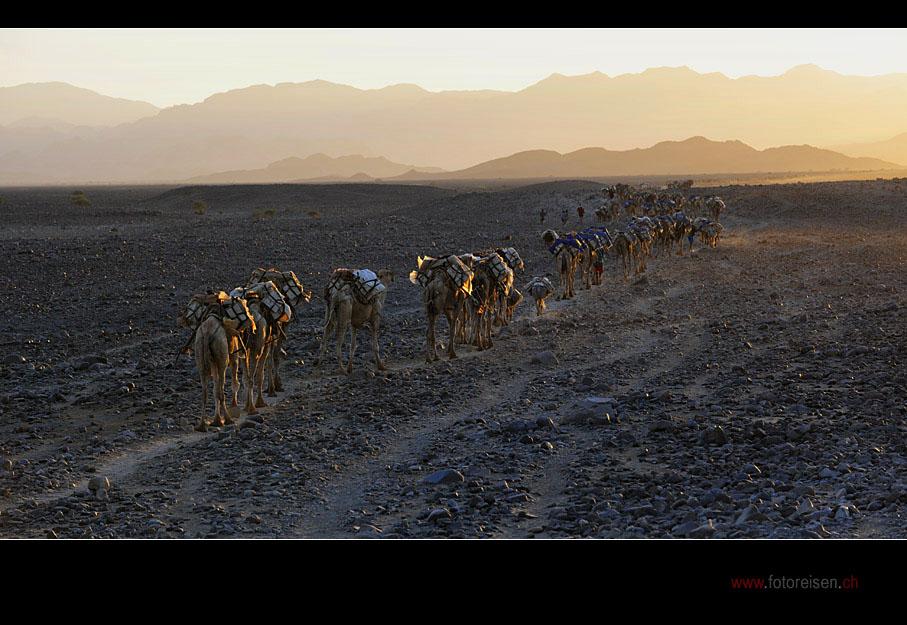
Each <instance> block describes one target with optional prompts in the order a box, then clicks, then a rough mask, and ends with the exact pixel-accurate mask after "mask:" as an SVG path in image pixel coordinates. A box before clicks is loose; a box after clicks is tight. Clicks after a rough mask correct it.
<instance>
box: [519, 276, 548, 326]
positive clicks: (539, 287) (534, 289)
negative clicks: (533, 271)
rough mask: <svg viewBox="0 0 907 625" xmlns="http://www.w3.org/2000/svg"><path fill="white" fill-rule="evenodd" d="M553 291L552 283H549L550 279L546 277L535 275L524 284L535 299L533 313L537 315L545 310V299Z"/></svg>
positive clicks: (540, 314)
mask: <svg viewBox="0 0 907 625" xmlns="http://www.w3.org/2000/svg"><path fill="white" fill-rule="evenodd" d="M554 291H555V289H554V285H553V284H551V280H549V279H548V278H538V277H536V278H533V279H532V280H531V281H530V282H529V284H527V285H526V292H527V293H529V295H531V296H532V298H533V299H534V300H535V313H536V316H537V317H541V316H542V313H543V312H544V310H545V300H546V299H548V298H549V297H551V295H552V294H553V293H554Z"/></svg>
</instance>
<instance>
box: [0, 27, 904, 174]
mask: <svg viewBox="0 0 907 625" xmlns="http://www.w3.org/2000/svg"><path fill="white" fill-rule="evenodd" d="M543 44H544V41H540V45H543ZM24 87H30V86H28V85H21V86H20V87H10V88H6V90H7V91H8V90H10V89H12V90H21V89H22V88H24ZM64 87H68V89H69V90H74V89H75V88H74V87H69V86H64ZM26 91H27V90H23V91H21V93H25V92H26ZM76 91H87V90H76ZM67 92H68V91H67ZM21 93H20V95H21ZM88 93H89V94H90V93H91V92H88ZM94 95H95V96H98V94H94ZM98 97H102V98H103V96H98ZM45 100H46V97H45V96H39V95H35V97H34V102H33V104H34V105H33V106H29V107H28V110H27V111H23V110H21V106H20V108H19V109H17V112H15V113H10V111H11V110H13V108H14V107H12V108H11V107H10V106H7V105H5V104H4V103H3V99H2V98H0V124H2V125H3V126H6V127H5V128H0V173H7V174H8V172H11V171H18V172H26V173H28V174H29V175H30V176H32V177H37V178H40V177H41V176H45V177H47V178H51V177H53V178H55V179H59V180H72V181H77V180H86V181H88V180H94V181H125V180H130V181H140V180H147V181H151V180H157V181H163V180H173V181H178V180H184V179H186V178H188V177H190V176H193V175H197V174H198V173H199V172H207V173H213V172H223V171H234V170H255V169H262V168H267V166H268V165H269V164H271V163H274V162H275V161H279V160H281V159H284V158H287V157H293V156H298V155H301V154H314V153H324V154H327V155H331V156H340V155H343V154H365V155H382V156H384V157H386V158H387V159H389V160H390V161H392V162H395V163H424V164H429V165H432V166H436V167H443V168H444V169H447V170H459V169H463V168H467V167H470V166H473V165H475V164H476V163H484V162H485V161H488V160H489V159H495V158H496V157H501V156H504V155H513V154H516V153H520V152H524V151H527V150H534V149H536V148H539V147H545V148H548V149H551V150H555V151H557V152H560V153H561V154H564V155H565V156H567V155H568V154H571V153H573V152H575V151H577V150H582V149H584V148H585V147H586V146H589V145H600V146H607V147H608V148H609V149H610V150H612V151H617V150H624V151H626V150H628V149H631V148H634V147H638V146H641V145H643V146H644V145H654V144H656V143H657V142H659V141H664V140H675V141H678V140H683V139H686V138H687V137H690V136H696V135H700V136H707V137H710V138H712V139H715V140H719V141H727V140H739V141H741V142H744V143H745V144H748V145H752V146H755V147H756V148H760V149H761V148H766V147H769V146H775V145H786V146H790V145H801V144H809V145H844V144H855V143H858V142H865V141H873V140H877V139H878V138H880V137H890V136H893V135H894V134H896V133H898V132H903V129H904V121H903V119H904V117H903V112H904V111H905V110H907V74H889V75H884V76H869V77H865V76H845V75H841V74H838V73H836V72H832V71H828V70H823V69H821V68H818V67H816V66H814V65H804V66H799V67H796V68H793V69H792V70H790V71H788V72H786V73H784V74H782V75H780V76H772V77H760V76H745V77H741V78H737V79H732V78H728V77H727V76H724V75H723V74H720V73H711V74H699V73H697V72H695V71H693V70H691V69H689V68H686V67H680V68H666V67H662V68H653V69H648V70H646V71H644V72H642V73H639V74H623V75H620V76H615V77H609V76H606V75H605V74H602V73H600V72H593V73H591V74H586V75H582V76H563V75H560V74H553V75H552V76H549V77H548V78H546V79H545V80H542V81H540V82H538V83H536V84H534V85H532V86H530V87H527V88H526V89H523V90H521V91H517V92H504V91H492V90H485V91H442V92H430V91H426V90H425V89H422V88H421V87H418V86H416V85H393V86H390V87H385V88H383V89H357V88H354V87H350V86H346V85H338V84H335V83H330V82H327V81H323V80H315V81H310V82H304V83H279V84H277V85H273V86H270V85H254V86H250V87H246V88H243V89H235V90H231V91H226V92H223V93H218V94H214V95H212V96H211V97H209V98H207V99H205V100H204V101H202V102H199V103H196V104H191V105H179V106H173V107H169V108H165V109H162V110H160V111H158V112H157V113H156V114H153V115H151V116H146V117H143V118H141V119H134V120H133V121H129V122H125V123H119V125H111V124H116V123H118V122H117V121H113V117H110V116H108V117H106V118H105V119H108V121H109V124H108V125H107V127H103V128H86V127H85V125H86V124H88V125H94V124H96V123H97V118H96V117H95V118H93V119H92V120H90V121H89V120H86V119H81V118H80V119H74V118H73V117H72V116H67V115H64V114H63V113H62V112H61V111H60V110H58V109H59V108H60V107H56V108H54V110H45V108H46V106H47V105H46V103H45V104H41V103H42V102H44V101H45ZM110 100H114V99H112V98H111V99H110ZM117 102H120V101H117ZM39 104H41V106H38V105H39ZM108 104H109V103H108ZM139 104H143V103H139ZM42 106H44V107H45V108H41V107H42ZM147 106H150V105H147ZM63 108H66V107H63ZM77 108H78V107H74V108H73V110H77ZM101 111H102V107H99V108H98V110H97V111H96V113H97V114H98V115H100V113H101ZM25 117H31V118H34V117H44V118H51V119H52V120H59V121H60V122H63V123H66V124H77V126H75V127H72V128H66V127H61V126H60V125H59V124H56V123H55V124H52V125H51V126H50V127H46V128H34V127H21V126H20V127H15V128H11V127H9V126H10V124H11V123H14V122H18V121H20V120H22V119H23V118H25ZM4 120H6V121H4ZM55 133H56V134H55ZM779 149H780V148H779ZM792 154H793V151H792V149H790V148H787V149H785V152H784V154H783V156H784V157H785V158H787V157H788V156H789V155H792ZM873 156H876V155H873ZM780 157H781V155H780V154H779V158H780ZM798 158H799V157H798ZM755 160H756V161H758V160H759V159H758V158H757V159H755ZM791 160H792V162H799V161H798V159H796V158H792V157H791ZM832 160H833V159H832ZM883 160H892V159H890V158H888V159H883ZM904 160H905V159H903V158H902V159H900V161H904ZM894 162H899V161H894ZM844 166H846V167H850V165H844ZM816 167H818V165H816ZM772 168H773V169H774V168H775V167H774V166H773V167H772ZM683 169H684V170H687V168H686V167H683ZM333 173H339V172H329V174H333ZM353 173H357V172H353ZM363 173H366V174H368V175H371V174H370V172H369V171H368V170H363ZM329 174H328V175H329ZM6 177H8V176H6Z"/></svg>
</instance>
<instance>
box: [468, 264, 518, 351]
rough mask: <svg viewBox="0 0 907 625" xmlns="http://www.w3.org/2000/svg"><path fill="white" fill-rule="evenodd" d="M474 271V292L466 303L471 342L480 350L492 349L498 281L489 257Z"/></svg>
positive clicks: (474, 267)
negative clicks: (492, 271)
mask: <svg viewBox="0 0 907 625" xmlns="http://www.w3.org/2000/svg"><path fill="white" fill-rule="evenodd" d="M473 272H474V277H473V280H472V294H471V295H470V296H469V297H468V298H467V299H466V304H465V309H466V318H467V320H468V321H467V323H468V324H469V326H470V327H469V335H470V339H469V342H470V344H472V345H475V346H476V347H478V348H479V350H485V349H491V347H492V342H491V320H492V315H493V313H494V310H495V304H496V303H497V285H498V281H497V279H496V278H495V277H494V275H492V273H491V268H490V266H489V260H488V259H482V260H481V261H479V262H478V263H476V264H475V265H474V266H473ZM511 273H512V272H511Z"/></svg>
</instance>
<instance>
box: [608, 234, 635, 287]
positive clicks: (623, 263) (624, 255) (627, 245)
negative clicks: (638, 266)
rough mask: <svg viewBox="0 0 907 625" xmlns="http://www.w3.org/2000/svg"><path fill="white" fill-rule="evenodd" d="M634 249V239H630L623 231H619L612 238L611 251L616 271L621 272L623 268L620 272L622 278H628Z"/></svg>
mask: <svg viewBox="0 0 907 625" xmlns="http://www.w3.org/2000/svg"><path fill="white" fill-rule="evenodd" d="M635 247H636V237H632V238H631V236H630V235H628V234H627V233H626V232H624V231H620V232H618V233H617V234H616V235H615V236H614V242H613V243H612V244H611V249H613V250H614V259H615V261H616V263H617V270H618V271H621V267H623V269H622V271H623V274H624V278H629V277H630V269H631V266H632V263H633V256H634V254H635Z"/></svg>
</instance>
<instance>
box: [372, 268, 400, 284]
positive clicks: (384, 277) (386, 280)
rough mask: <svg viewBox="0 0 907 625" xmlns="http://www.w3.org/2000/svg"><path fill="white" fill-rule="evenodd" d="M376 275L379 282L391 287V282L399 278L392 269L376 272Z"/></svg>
mask: <svg viewBox="0 0 907 625" xmlns="http://www.w3.org/2000/svg"><path fill="white" fill-rule="evenodd" d="M375 275H377V276H378V280H379V281H380V282H381V284H383V285H384V286H387V285H389V284H390V283H391V282H393V281H394V278H396V277H397V276H396V274H395V273H394V272H393V271H391V270H390V269H379V270H378V271H376V272H375Z"/></svg>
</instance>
